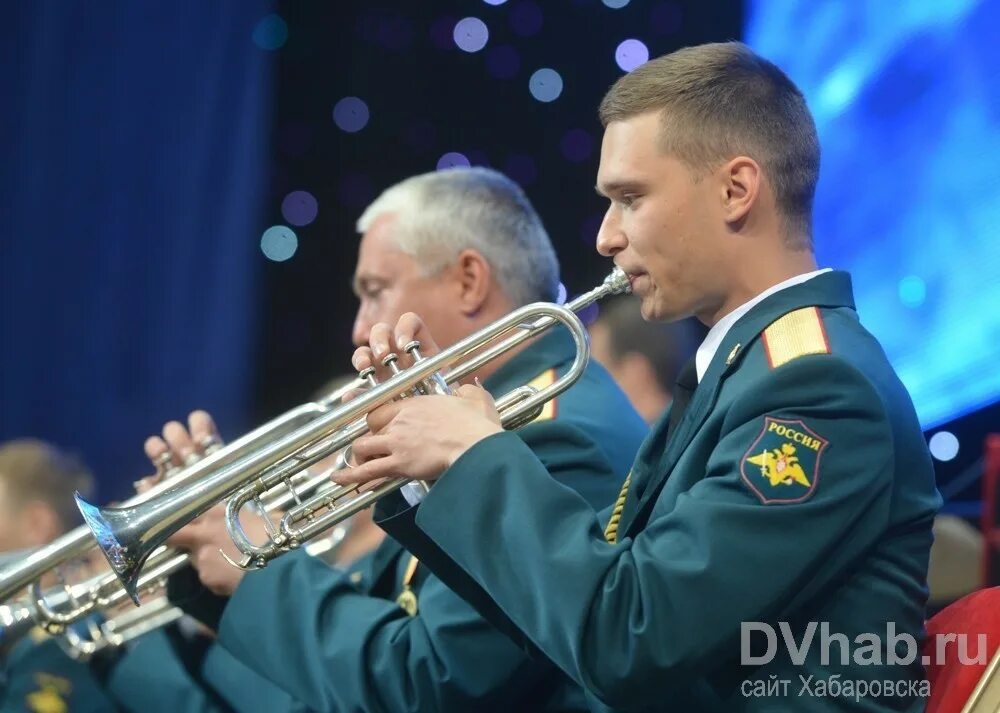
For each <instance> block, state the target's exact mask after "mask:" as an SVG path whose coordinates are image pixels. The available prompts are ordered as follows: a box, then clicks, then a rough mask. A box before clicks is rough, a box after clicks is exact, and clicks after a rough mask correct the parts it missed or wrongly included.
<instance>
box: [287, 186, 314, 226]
mask: <svg viewBox="0 0 1000 713" xmlns="http://www.w3.org/2000/svg"><path fill="white" fill-rule="evenodd" d="M318 212H319V203H317V202H316V197H315V196H314V195H313V194H312V193H310V192H309V191H292V192H291V193H289V194H288V195H287V196H285V200H283V201H281V215H282V216H284V218H285V221H286V222H287V223H290V224H291V225H295V226H299V227H301V226H303V225H309V224H310V223H311V222H313V221H314V220H316V215H317V213H318Z"/></svg>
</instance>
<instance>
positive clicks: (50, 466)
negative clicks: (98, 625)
mask: <svg viewBox="0 0 1000 713" xmlns="http://www.w3.org/2000/svg"><path fill="white" fill-rule="evenodd" d="M93 490H94V479H93V476H92V475H91V473H90V471H89V470H87V468H86V466H84V464H83V463H81V462H80V461H79V460H78V459H76V458H74V457H73V456H71V455H69V454H67V453H63V452H62V451H60V450H59V449H58V448H56V447H55V446H53V445H50V444H48V443H45V442H43V441H39V440H34V439H27V438H26V439H19V440H14V441H9V442H7V443H4V444H3V445H0V553H2V554H3V560H5V561H15V560H17V559H20V558H21V557H24V556H25V555H26V554H27V552H28V551H30V550H33V549H36V548H38V547H41V546H43V545H47V544H48V543H50V542H51V541H52V540H54V539H55V538H57V537H59V536H60V535H62V534H63V533H64V532H66V531H67V530H70V529H72V528H73V527H75V526H76V525H78V524H80V513H79V511H78V510H77V508H76V503H75V502H74V499H73V494H74V493H75V492H77V491H79V492H80V493H83V494H85V495H87V496H88V497H89V496H92V495H93ZM76 569H80V570H85V569H86V567H85V566H82V567H79V568H76ZM72 574H74V572H70V571H67V578H69V577H70V575H72ZM55 581H56V577H55V576H54V575H53V576H49V577H46V578H45V579H44V580H43V582H42V584H43V586H51V585H53V584H54V583H55ZM2 663H3V673H2V677H0V709H2V710H4V711H18V710H24V711H39V712H40V713H50V712H53V713H54V712H58V711H113V710H115V706H114V705H113V704H112V703H111V701H110V700H108V698H107V697H106V696H105V695H104V693H103V691H102V690H101V687H100V684H99V683H98V681H97V680H96V679H95V678H94V677H93V676H92V675H91V672H90V670H89V669H88V667H87V666H86V665H85V664H82V663H79V662H77V661H74V660H73V659H71V658H70V657H69V656H67V655H66V653H65V652H64V651H63V649H62V648H60V646H59V643H58V642H57V641H56V640H55V639H53V638H51V637H49V636H48V635H47V634H45V633H44V632H43V631H42V630H41V629H40V628H36V629H34V630H32V632H31V634H29V636H27V637H26V638H25V639H24V640H22V641H20V642H19V643H17V644H15V645H13V646H12V648H11V649H10V651H8V652H7V655H6V657H5V660H4V661H3V662H2Z"/></svg>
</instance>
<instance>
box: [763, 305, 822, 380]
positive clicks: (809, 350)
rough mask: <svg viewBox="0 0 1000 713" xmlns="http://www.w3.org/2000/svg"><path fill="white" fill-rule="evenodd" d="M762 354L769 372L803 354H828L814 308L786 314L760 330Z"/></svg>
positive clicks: (817, 312)
mask: <svg viewBox="0 0 1000 713" xmlns="http://www.w3.org/2000/svg"><path fill="white" fill-rule="evenodd" d="M764 351H765V352H766V353H767V363H768V364H769V365H770V367H771V368H772V369H776V368H778V367H779V366H781V365H782V364H787V363H788V362H790V361H791V360H792V359H797V358H799V357H800V356H805V355H806V354H829V353H830V341H829V339H827V336H826V328H825V327H824V326H823V318H822V317H820V314H819V309H818V308H816V307H803V308H802V309H797V310H795V311H794V312H789V313H788V314H786V315H784V316H783V317H781V318H779V319H778V320H776V321H775V322H773V323H772V324H771V326H770V327H768V328H767V329H765V330H764Z"/></svg>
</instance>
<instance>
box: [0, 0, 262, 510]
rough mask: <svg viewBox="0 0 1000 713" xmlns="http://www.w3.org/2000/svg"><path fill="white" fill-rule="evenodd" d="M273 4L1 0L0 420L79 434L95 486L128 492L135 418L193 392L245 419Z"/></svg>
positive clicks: (139, 437) (3, 425) (3, 426)
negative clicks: (96, 480)
mask: <svg viewBox="0 0 1000 713" xmlns="http://www.w3.org/2000/svg"><path fill="white" fill-rule="evenodd" d="M269 12H270V3H267V2H263V1H261V0H241V1H240V2H235V1H229V2H197V1H195V0H186V1H184V2H168V3H134V2H127V1H126V0H116V1H113V2H100V3H92V2H83V1H82V0H74V1H71V2H56V1H55V0H52V1H39V2H24V3H21V2H18V3H8V4H7V6H6V8H5V11H4V17H3V22H2V23H0V97H2V101H3V105H4V106H3V110H2V112H0V156H2V157H3V159H2V161H0V216H2V220H0V240H2V248H0V258H2V260H0V299H2V305H0V344H2V349H0V438H2V439H8V438H12V437H15V436H36V437H41V438H46V439H50V440H52V441H54V442H55V443H58V444H60V445H62V446H64V447H67V448H69V449H71V450H74V451H76V452H77V453H78V454H80V455H81V456H82V457H83V458H84V459H85V460H86V461H87V462H88V463H90V464H91V466H92V467H93V468H94V470H95V471H97V474H98V476H99V480H100V482H101V485H102V488H101V490H102V494H101V495H102V499H107V498H110V497H120V496H122V495H125V494H127V490H128V484H130V483H131V481H133V480H134V479H135V478H136V477H138V476H141V475H143V474H145V473H146V472H148V471H149V466H148V463H147V462H145V460H144V458H143V456H142V443H143V440H144V438H145V436H147V435H148V434H150V433H151V432H153V431H154V430H156V428H157V427H158V425H160V424H162V423H163V422H164V421H165V420H167V419H169V418H178V417H183V416H184V415H185V414H186V413H187V412H188V410H189V409H190V408H191V407H192V406H194V405H204V406H205V407H206V408H210V409H212V410H214V411H215V412H217V413H218V414H219V416H220V418H221V420H222V421H223V422H225V423H226V424H228V425H229V426H230V428H231V429H238V428H242V427H245V426H246V425H247V424H246V423H245V420H246V415H247V408H246V406H247V404H246V400H247V398H248V395H249V393H250V389H249V383H250V379H251V377H252V369H253V366H254V354H253V352H254V350H253V347H254V344H253V339H254V327H255V324H254V320H255V317H254V314H255V312H256V311H257V307H258V301H257V300H256V297H255V295H256V284H255V283H256V272H257V265H258V264H259V263H260V262H262V259H261V258H260V247H259V242H260V232H261V231H260V221H259V218H258V215H257V213H258V211H259V209H260V207H261V205H262V204H263V203H264V198H263V197H264V196H265V195H266V189H267V185H266V165H267V157H268V138H269V113H270V110H271V107H270V102H271V97H272V87H271V76H270V75H271V63H272V61H273V53H272V49H274V46H275V44H276V42H277V41H278V40H280V39H282V38H281V37H280V34H281V27H280V26H279V27H277V28H276V27H274V26H271V25H269V24H268V22H267V21H266V20H267V16H268V13H269ZM262 20H263V21H264V24H263V25H261V22H262ZM276 35H278V36H279V37H277V38H276ZM269 48H270V49H269ZM232 432H233V431H232V430H230V432H229V435H232Z"/></svg>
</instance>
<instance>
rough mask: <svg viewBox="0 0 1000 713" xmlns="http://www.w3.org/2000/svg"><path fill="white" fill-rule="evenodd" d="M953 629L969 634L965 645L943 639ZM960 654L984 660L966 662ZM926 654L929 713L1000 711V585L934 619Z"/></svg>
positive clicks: (951, 607)
mask: <svg viewBox="0 0 1000 713" xmlns="http://www.w3.org/2000/svg"><path fill="white" fill-rule="evenodd" d="M949 634H957V635H959V636H960V637H961V636H962V635H964V638H965V641H966V643H965V648H964V649H962V648H961V645H960V643H959V642H958V641H955V640H951V641H946V640H944V639H942V638H941V637H943V636H945V635H949ZM980 634H985V635H986V651H981V648H980V646H979V643H980V641H979V635H980ZM959 641H960V640H959ZM939 642H942V644H941V645H940V648H941V652H940V653H939V652H938V648H939ZM945 642H946V643H945ZM960 653H961V654H962V655H963V656H964V657H965V659H966V660H970V659H972V660H975V659H979V660H980V662H978V663H964V662H963V661H962V660H961V659H960V657H959V654H960ZM923 654H924V661H925V662H927V661H929V662H930V663H929V664H928V665H927V667H926V668H927V679H928V680H929V681H930V685H931V695H930V699H929V701H928V703H927V713H997V712H998V711H1000V587H992V588H990V589H982V590H980V591H978V592H973V593H972V594H969V595H967V596H965V597H962V598H961V599H959V600H958V601H957V602H955V603H954V604H952V605H951V606H949V607H947V608H945V609H943V610H942V611H940V612H938V613H937V614H936V615H935V616H934V617H933V618H931V620H930V621H929V622H927V641H926V642H925V643H924V650H923ZM940 654H943V659H941V658H939V655H940Z"/></svg>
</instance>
